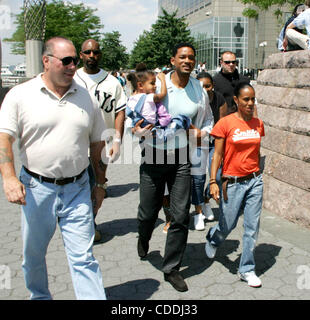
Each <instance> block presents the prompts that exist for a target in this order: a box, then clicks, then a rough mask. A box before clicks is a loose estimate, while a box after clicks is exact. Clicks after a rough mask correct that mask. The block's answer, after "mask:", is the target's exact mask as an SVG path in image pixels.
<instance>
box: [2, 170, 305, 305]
mask: <svg viewBox="0 0 310 320" xmlns="http://www.w3.org/2000/svg"><path fill="white" fill-rule="evenodd" d="M17 167H19V166H18V165H17ZM138 169H139V168H138V166H137V165H113V166H110V167H109V169H108V178H109V189H108V191H109V195H110V196H109V198H107V199H106V200H105V201H104V204H103V207H102V208H101V209H100V211H99V216H98V217H97V220H96V221H97V224H98V225H99V226H100V229H101V231H102V234H103V240H102V242H101V243H99V244H96V245H95V246H94V254H95V257H96V258H97V260H98V261H99V263H100V266H101V269H102V273H103V279H104V285H105V288H106V292H107V296H108V298H109V299H110V300H127V299H130V300H210V299H216V300H230V299H241V300H254V299H263V300H277V299H298V300H308V299H310V283H309V282H310V245H309V243H310V241H309V240H310V230H308V229H304V228H302V227H300V226H297V225H295V224H292V223H290V222H288V221H286V220H283V219H281V218H279V217H277V216H275V215H273V214H270V213H268V212H263V214H262V222H261V230H260V235H259V239H258V243H257V248H256V260H257V274H258V275H259V276H260V277H261V279H262V282H263V286H262V287H261V288H259V289H254V288H250V287H248V286H247V285H246V283H245V282H241V281H240V280H239V279H238V276H237V267H238V264H239V261H240V254H241V245H242V220H240V222H239V224H238V226H237V228H236V229H235V230H234V231H233V232H232V233H231V234H230V236H229V238H228V239H227V240H226V241H225V243H224V245H223V246H222V247H221V248H220V249H218V252H217V255H216V257H215V259H214V260H209V259H208V258H207V257H206V255H205V252H204V244H205V234H206V231H195V230H194V229H193V222H191V226H190V231H189V237H188V245H187V249H186V252H185V257H184V261H183V266H182V268H181V272H182V274H183V276H184V277H185V279H186V282H187V284H188V286H189V291H188V292H185V293H180V292H177V291H175V290H174V289H173V288H172V287H171V285H170V284H169V283H167V282H165V281H163V274H162V272H161V271H160V268H161V263H162V256H163V252H164V245H165V238H166V235H165V234H164V233H163V232H162V229H163V225H164V214H163V212H162V211H161V212H160V214H159V219H158V222H157V226H156V229H155V230H154V234H153V237H152V240H151V242H150V250H149V255H148V257H147V259H146V260H144V261H141V260H140V259H139V258H138V256H137V252H136V244H137V224H136V213H137V205H138V201H139V192H138V191H139V190H138V188H139V174H138V173H139V171H138ZM1 190H2V186H1ZM0 207H1V210H0V219H1V224H0V299H1V300H2V299H5V300H8V299H10V300H24V299H28V298H29V293H28V291H27V290H26V289H25V285H24V280H23V274H22V270H21V262H22V255H21V252H22V242H21V230H20V229H21V227H20V212H19V207H18V206H16V205H11V204H9V203H8V202H7V201H6V199H5V197H4V194H3V191H1V193H0ZM214 211H215V216H216V218H217V217H218V209H217V208H216V206H215V208H214ZM192 220H193V219H192ZM215 223H216V222H211V223H210V222H208V223H207V224H206V230H207V229H208V228H209V227H210V226H212V225H214V224H215ZM47 265H48V272H49V284H50V290H51V293H52V295H53V297H54V299H55V300H67V299H75V295H74V292H73V287H72V283H71V277H70V274H69V269H68V264H67V259H66V256H65V252H64V248H63V243H62V239H61V236H60V233H59V229H57V231H56V233H55V235H54V238H53V239H52V241H51V243H50V246H49V248H48V254H47ZM4 266H6V267H4ZM7 271H9V272H10V280H11V281H10V282H11V283H9V282H5V281H3V279H4V277H3V276H4V275H5V272H7ZM8 286H10V288H7V287H8Z"/></svg>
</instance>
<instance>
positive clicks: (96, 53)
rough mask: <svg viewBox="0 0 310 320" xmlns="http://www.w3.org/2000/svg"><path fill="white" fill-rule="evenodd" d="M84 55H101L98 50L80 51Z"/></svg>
mask: <svg viewBox="0 0 310 320" xmlns="http://www.w3.org/2000/svg"><path fill="white" fill-rule="evenodd" d="M82 52H83V53H84V54H91V52H92V53H93V54H94V55H98V54H100V53H101V51H100V50H85V51H82Z"/></svg>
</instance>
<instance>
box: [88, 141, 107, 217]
mask: <svg viewBox="0 0 310 320" xmlns="http://www.w3.org/2000/svg"><path fill="white" fill-rule="evenodd" d="M104 145H105V142H104V141H100V142H94V143H91V144H90V160H91V163H92V166H93V169H94V174H95V181H96V183H99V184H104V183H105V181H106V178H105V173H106V167H105V168H104V166H103V162H102V160H101V153H102V150H103V148H104ZM104 196H105V190H104V189H103V188H101V187H97V186H96V185H95V186H94V188H93V190H92V201H93V206H94V208H93V210H94V214H95V215H96V214H97V212H98V210H99V208H100V207H101V204H102V202H103V199H104Z"/></svg>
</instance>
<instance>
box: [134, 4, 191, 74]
mask: <svg viewBox="0 0 310 320" xmlns="http://www.w3.org/2000/svg"><path fill="white" fill-rule="evenodd" d="M162 11H163V15H162V16H160V17H158V19H157V21H156V22H155V24H153V25H152V27H151V30H150V31H144V32H143V34H142V35H140V37H139V38H138V40H137V41H136V42H135V44H134V48H133V50H132V53H131V56H130V66H131V67H133V68H134V67H135V66H136V64H137V63H139V62H144V63H146V65H147V66H148V68H150V69H154V68H156V67H161V66H164V65H167V64H169V62H170V57H171V54H172V49H173V47H174V46H175V45H176V44H178V43H180V42H190V43H192V44H193V45H194V38H193V37H191V35H190V30H189V29H188V25H187V24H186V23H185V18H177V17H176V15H177V11H175V12H173V13H172V14H169V13H168V12H167V11H165V10H164V9H163V10H162Z"/></svg>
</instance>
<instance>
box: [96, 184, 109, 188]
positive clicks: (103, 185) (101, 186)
mask: <svg viewBox="0 0 310 320" xmlns="http://www.w3.org/2000/svg"><path fill="white" fill-rule="evenodd" d="M95 186H96V187H98V188H102V189H104V190H106V189H107V187H108V184H107V183H95Z"/></svg>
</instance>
